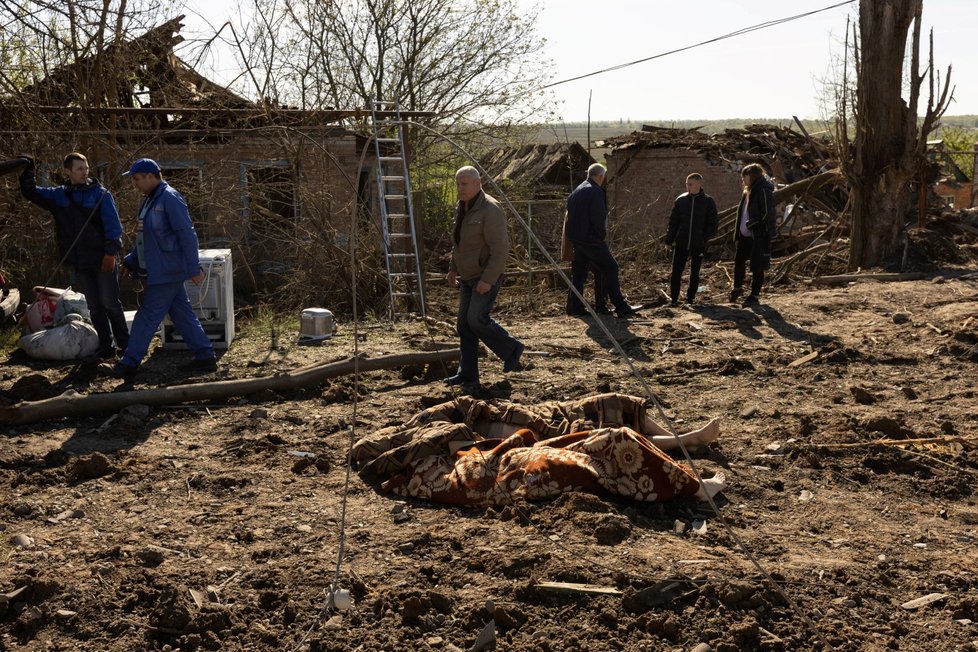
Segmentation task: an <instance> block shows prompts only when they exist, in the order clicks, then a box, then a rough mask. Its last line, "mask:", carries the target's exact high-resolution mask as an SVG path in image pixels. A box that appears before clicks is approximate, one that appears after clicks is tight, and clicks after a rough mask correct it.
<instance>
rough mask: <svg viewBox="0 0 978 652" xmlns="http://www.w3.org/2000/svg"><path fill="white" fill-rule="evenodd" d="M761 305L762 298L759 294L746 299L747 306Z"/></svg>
mask: <svg viewBox="0 0 978 652" xmlns="http://www.w3.org/2000/svg"><path fill="white" fill-rule="evenodd" d="M760 303H761V297H760V296H759V295H757V294H752V295H750V296H748V297H747V298H746V299H744V305H745V306H756V305H758V304H760Z"/></svg>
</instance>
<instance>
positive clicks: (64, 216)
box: [20, 152, 129, 359]
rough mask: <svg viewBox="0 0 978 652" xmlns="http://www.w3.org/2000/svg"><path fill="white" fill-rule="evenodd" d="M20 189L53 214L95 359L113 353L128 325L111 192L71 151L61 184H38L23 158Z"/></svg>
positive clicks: (28, 160) (60, 251)
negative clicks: (93, 337) (94, 340)
mask: <svg viewBox="0 0 978 652" xmlns="http://www.w3.org/2000/svg"><path fill="white" fill-rule="evenodd" d="M23 159H24V161H25V163H26V167H25V169H24V171H23V172H21V174H20V192H21V194H23V195H24V197H26V198H27V199H29V200H30V201H31V202H33V203H35V204H37V205H38V206H40V207H41V208H43V209H45V210H48V211H50V212H51V214H52V215H53V216H54V224H55V229H56V233H57V241H58V255H59V256H60V257H61V260H62V261H63V263H64V264H65V265H68V266H69V267H71V268H72V271H73V274H72V276H73V280H72V283H73V284H74V286H75V288H76V289H78V290H81V293H82V294H84V295H85V301H86V303H87V304H88V310H89V313H90V314H91V318H92V325H93V326H95V332H96V333H98V342H99V352H98V356H99V357H100V358H103V359H105V358H111V357H114V355H115V350H114V349H113V346H112V337H113V336H115V345H116V346H117V347H118V348H119V349H120V350H124V349H125V348H126V346H127V345H128V344H129V329H128V328H127V327H126V316H125V314H124V313H123V310H122V302H121V301H120V300H119V266H118V259H117V256H118V254H119V248H120V247H121V246H122V240H121V238H122V223H121V222H120V221H119V213H118V211H116V208H115V202H114V201H113V200H112V194H111V193H110V192H109V191H108V190H106V189H105V188H104V187H103V186H102V184H101V183H99V182H98V179H90V178H89V176H88V159H86V158H85V157H84V156H82V155H81V154H79V153H77V152H72V153H71V154H68V155H67V156H65V160H64V173H65V177H66V181H65V183H64V185H61V186H53V187H50V188H45V187H38V185H37V179H36V178H35V177H34V167H35V166H34V159H32V158H30V157H28V156H24V157H23Z"/></svg>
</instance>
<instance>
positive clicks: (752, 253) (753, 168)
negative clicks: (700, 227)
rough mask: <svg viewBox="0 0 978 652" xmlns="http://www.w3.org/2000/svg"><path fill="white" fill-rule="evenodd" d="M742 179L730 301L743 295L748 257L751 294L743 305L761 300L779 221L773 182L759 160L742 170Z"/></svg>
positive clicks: (735, 230) (735, 231) (735, 233)
mask: <svg viewBox="0 0 978 652" xmlns="http://www.w3.org/2000/svg"><path fill="white" fill-rule="evenodd" d="M741 179H742V180H743V182H744V194H743V196H742V197H741V198H740V205H739V206H738V207H737V228H735V229H734V241H735V243H736V245H737V252H736V254H734V279H733V290H732V291H731V292H730V301H731V303H732V302H734V301H736V300H737V299H738V298H740V295H741V294H743V291H744V290H743V287H744V279H745V278H746V276H747V269H746V267H747V261H748V260H749V261H750V271H751V282H750V296H748V297H747V299H745V300H744V305H750V304H756V303H757V302H758V301H759V300H760V296H761V286H763V285H764V271H765V270H767V269H768V268H769V267H770V266H771V240H772V239H773V238H774V235H775V234H776V233H777V229H778V224H777V215H776V214H775V212H774V184H773V183H771V180H770V179H768V177H767V175H766V174H765V173H764V168H762V167H761V166H760V165H758V164H757V163H751V164H750V165H747V166H745V167H744V169H743V170H742V171H741Z"/></svg>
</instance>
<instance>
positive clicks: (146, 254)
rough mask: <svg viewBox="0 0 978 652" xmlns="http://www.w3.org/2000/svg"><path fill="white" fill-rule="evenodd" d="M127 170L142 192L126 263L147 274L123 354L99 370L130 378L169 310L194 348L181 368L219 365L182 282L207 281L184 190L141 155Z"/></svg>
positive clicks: (212, 368) (205, 368)
mask: <svg viewBox="0 0 978 652" xmlns="http://www.w3.org/2000/svg"><path fill="white" fill-rule="evenodd" d="M123 176H127V177H130V178H131V180H132V185H133V187H135V188H136V190H138V191H139V193H140V194H142V195H143V201H142V203H141V204H140V206H139V224H138V226H137V232H136V244H135V247H133V249H132V251H130V252H129V254H128V255H127V256H126V257H125V259H124V260H123V264H124V265H125V267H126V269H127V270H129V274H130V275H131V276H134V277H137V276H138V277H141V278H145V279H146V296H145V297H144V298H143V303H142V305H141V306H140V307H139V311H138V312H136V319H135V320H134V321H133V323H132V337H131V338H130V342H129V346H128V347H126V351H125V353H124V354H123V356H122V358H121V359H120V360H119V362H118V363H117V364H116V365H115V366H112V365H102V366H101V371H102V372H103V373H105V374H107V375H110V376H114V377H116V378H122V379H124V380H127V381H129V380H132V379H133V377H134V376H135V375H136V370H137V369H138V368H139V364H140V363H141V362H142V360H143V358H144V357H145V356H146V353H147V351H148V350H149V343H150V342H151V341H152V339H153V336H154V335H155V334H156V329H157V328H159V325H160V322H162V321H163V317H165V316H166V315H167V314H169V315H170V319H172V320H173V325H174V326H176V329H177V331H178V332H179V333H180V335H181V336H182V337H183V340H184V342H186V343H187V346H188V347H189V348H190V350H191V352H192V353H193V356H194V359H193V361H191V362H190V363H188V364H186V365H184V366H183V367H182V369H183V370H184V371H189V372H212V371H216V370H217V361H216V360H215V358H214V345H213V344H212V343H211V341H210V338H208V337H207V334H206V333H205V332H204V328H203V327H202V326H201V325H200V320H199V319H197V315H196V314H195V313H194V311H193V307H192V306H191V305H190V299H189V298H188V297H187V289H186V287H185V286H184V282H185V281H187V280H191V281H193V282H194V284H196V285H200V284H201V283H202V282H203V281H204V272H203V271H202V270H201V269H200V260H199V258H198V251H197V247H198V242H197V233H196V231H194V225H193V222H192V221H191V220H190V213H189V211H188V210H187V202H186V201H184V199H183V195H181V194H180V193H179V192H177V191H176V190H175V189H173V188H171V187H170V185H169V184H168V183H167V182H166V181H163V175H162V172H161V170H160V166H159V165H157V163H156V161H154V160H153V159H148V158H141V159H139V160H138V161H136V162H135V163H133V164H132V167H131V168H129V171H128V172H126V173H125V174H124V175H123Z"/></svg>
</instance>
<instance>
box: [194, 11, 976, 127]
mask: <svg viewBox="0 0 978 652" xmlns="http://www.w3.org/2000/svg"><path fill="white" fill-rule="evenodd" d="M516 1H517V2H518V3H519V5H520V6H521V7H525V8H527V9H529V8H531V7H533V6H538V7H539V8H540V15H539V18H538V20H537V23H536V27H537V33H538V34H539V36H541V37H543V38H544V39H545V40H546V44H545V46H544V55H545V56H546V57H547V58H548V59H549V60H550V61H552V63H553V69H554V76H553V81H561V80H565V79H569V78H571V77H575V76H577V75H582V74H586V73H590V72H594V71H597V70H600V69H604V68H608V67H611V66H615V65H619V64H623V63H627V62H630V61H635V60H638V59H644V58H647V57H651V56H654V55H657V54H660V53H663V52H666V51H669V50H673V49H676V48H681V47H685V46H688V45H693V44H695V43H699V42H701V41H705V40H708V39H711V38H715V37H717V36H722V35H724V34H728V33H730V32H733V31H736V30H739V29H741V28H744V27H749V26H752V25H757V24H759V23H764V22H767V21H771V20H776V19H781V18H787V17H789V16H794V15H797V14H802V13H806V12H809V11H814V10H817V9H821V8H823V7H827V6H829V5H832V4H836V3H837V2H838V1H839V0H785V1H783V2H760V1H758V0H752V1H745V0H685V2H673V1H671V0H670V1H666V0H604V1H603V2H595V1H594V0H589V1H585V0H542V1H541V0H516ZM237 4H238V3H237V2H232V0H209V1H208V2H201V1H200V0H189V2H188V3H187V7H186V10H187V14H188V15H187V19H186V21H185V22H186V25H187V29H186V30H185V31H188V32H189V31H192V30H194V29H195V28H198V27H203V25H204V24H205V23H204V22H203V20H202V19H201V17H203V18H206V19H208V20H210V21H211V22H212V23H213V24H214V25H220V24H221V23H222V22H223V21H224V20H226V19H227V16H228V15H229V13H230V12H231V11H232V10H233V11H235V12H237V9H236V7H237ZM857 5H858V3H857V2H854V3H852V4H850V5H847V6H844V7H839V8H836V9H830V10H828V11H823V12H820V13H817V14H815V15H812V16H808V17H805V18H800V19H798V20H795V21H792V22H787V23H784V24H781V25H776V26H773V27H769V28H766V29H762V30H758V31H754V32H751V33H749V34H746V35H742V36H736V37H733V38H729V39H726V40H723V41H720V42H717V43H711V44H708V45H704V46H701V47H697V48H694V49H691V50H687V51H685V52H680V53H676V54H672V55H668V56H665V57H662V58H658V59H654V60H652V61H647V62H645V63H640V64H637V65H634V66H630V67H627V68H624V69H622V70H618V71H614V72H608V73H604V74H600V75H596V76H593V77H589V78H587V79H581V80H578V81H573V82H569V83H565V84H560V85H558V86H555V87H553V88H552V89H550V92H552V93H553V96H554V99H555V100H556V101H557V103H558V110H557V113H558V115H559V116H560V117H561V118H562V119H563V120H564V121H567V122H578V121H584V120H586V119H587V118H588V95H589V94H590V95H591V109H590V115H591V119H592V120H594V121H603V120H626V121H627V120H633V121H641V120H649V121H650V120H696V119H720V118H787V117H790V116H792V115H797V116H798V117H799V118H813V119H819V118H824V117H825V116H826V106H825V102H826V98H830V97H831V91H830V86H828V84H829V82H831V81H832V80H834V79H837V78H838V75H837V73H836V72H835V68H836V67H837V65H836V62H837V61H838V60H839V57H840V56H841V55H842V51H843V45H842V42H843V40H844V37H845V32H846V19H847V17H853V18H854V17H855V11H856V7H857ZM232 8H233V9H232ZM976 9H978V1H976V0H924V14H923V24H924V28H925V29H928V30H929V29H930V28H933V29H934V50H935V52H934V54H935V61H936V64H937V67H938V68H939V69H940V70H942V71H943V70H945V69H946V68H947V66H948V64H951V65H952V66H953V71H952V84H953V85H955V86H956V90H955V102H954V103H952V104H951V106H950V108H949V109H948V112H947V113H948V115H962V114H978V84H975V83H973V82H974V80H976V79H978V48H976V47H974V41H975V35H974V19H975V16H976V14H978V12H976ZM196 14H199V16H198V15H196ZM925 48H926V44H925ZM225 56H228V57H229V56H230V54H227V55H221V57H220V58H221V59H222V60H220V61H217V62H214V64H213V67H214V70H215V71H216V74H217V76H218V77H219V78H220V77H221V76H223V75H230V74H231V73H232V70H233V68H234V65H233V64H231V65H228V64H229V63H230V62H228V61H225V60H223V59H224V57H225ZM922 56H926V49H925V50H924V51H923V52H922ZM228 79H230V77H227V78H226V79H225V81H227V80H228ZM218 80H219V81H220V79H218ZM829 108H831V107H829Z"/></svg>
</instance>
